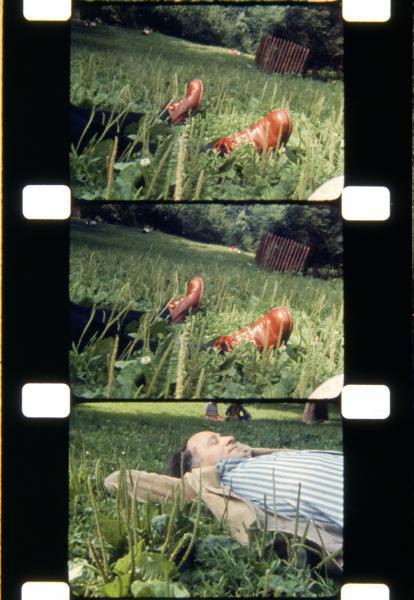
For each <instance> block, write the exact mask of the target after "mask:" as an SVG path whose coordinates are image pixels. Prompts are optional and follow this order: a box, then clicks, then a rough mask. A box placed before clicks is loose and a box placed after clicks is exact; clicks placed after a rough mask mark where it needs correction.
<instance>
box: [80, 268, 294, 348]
mask: <svg viewBox="0 0 414 600" xmlns="http://www.w3.org/2000/svg"><path fill="white" fill-rule="evenodd" d="M203 294H204V281H203V278H202V277H193V278H192V279H191V280H190V281H189V282H188V285H187V292H186V294H185V296H182V297H181V298H178V299H176V300H171V301H170V302H169V303H168V304H167V306H166V307H165V309H164V310H163V311H162V312H161V314H160V315H159V316H160V318H162V319H166V320H167V321H171V323H180V322H181V321H184V320H185V319H186V318H187V317H188V315H189V314H190V313H194V312H196V311H197V310H198V308H199V306H200V304H201V301H202V298H203ZM143 314H144V313H143V312H139V311H135V310H129V311H125V310H124V311H121V313H120V314H119V315H116V314H115V312H114V311H113V310H108V309H99V308H96V307H92V308H91V307H87V306H81V305H79V304H75V303H74V302H71V303H70V309H69V317H70V328H69V329H70V336H69V349H71V348H72V347H73V346H74V347H75V348H76V350H77V351H78V352H81V351H82V350H83V349H84V348H85V346H86V345H87V344H89V343H91V342H93V341H96V340H97V339H102V338H104V337H108V336H117V352H116V353H117V356H120V355H121V354H122V353H123V352H129V353H130V352H132V350H139V349H140V348H142V346H143V342H142V340H136V339H134V338H132V337H131V336H130V335H129V334H128V331H127V327H128V326H130V325H132V324H135V325H137V324H138V322H139V320H140V319H141V317H142V316H143ZM292 328H293V319H292V315H291V313H290V311H289V310H288V309H287V308H285V307H284V306H278V307H276V308H273V309H272V310H270V311H268V312H267V313H265V314H264V315H263V316H262V317H260V318H259V319H258V320H257V321H255V322H254V323H251V324H250V325H248V326H247V327H243V328H242V329H240V330H239V331H236V332H235V333H232V334H229V335H224V336H221V337H219V338H216V339H214V340H211V341H210V342H208V343H207V344H205V347H204V350H207V349H208V348H215V349H217V350H219V351H220V352H221V353H222V354H224V353H225V352H231V350H232V349H233V347H234V346H237V345H238V344H240V343H243V342H251V343H254V344H255V346H256V347H257V348H258V349H259V350H263V349H264V348H266V349H270V348H274V347H276V348H278V347H279V346H280V345H281V344H282V343H286V342H287V341H288V339H289V336H290V334H291V332H292ZM149 345H150V349H151V350H152V351H154V350H155V348H156V347H157V340H155V339H151V340H150V341H149Z"/></svg>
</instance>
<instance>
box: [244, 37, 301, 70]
mask: <svg viewBox="0 0 414 600" xmlns="http://www.w3.org/2000/svg"><path fill="white" fill-rule="evenodd" d="M308 55H309V48H305V47H304V46H300V45H299V44H296V43H295V42H289V41H288V40H283V39H281V38H277V37H274V36H272V35H266V36H265V37H264V38H262V40H261V41H260V44H259V48H258V50H257V53H256V64H257V66H258V68H259V69H260V70H261V71H264V72H265V73H295V74H297V75H299V74H301V73H303V70H304V68H305V62H306V59H307V58H308Z"/></svg>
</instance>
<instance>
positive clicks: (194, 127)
mask: <svg viewBox="0 0 414 600" xmlns="http://www.w3.org/2000/svg"><path fill="white" fill-rule="evenodd" d="M194 78H202V79H203V82H204V99H203V103H202V108H201V111H200V112H199V113H198V114H196V115H195V116H194V117H192V118H191V119H188V120H187V123H186V124H185V125H180V126H173V127H167V126H166V125H165V123H161V122H160V121H158V120H157V115H159V113H160V112H161V110H162V109H163V108H164V107H165V105H166V103H167V102H169V101H171V100H172V99H177V98H180V97H182V96H183V93H184V91H185V89H186V86H187V83H188V82H189V81H190V80H191V79H194ZM71 102H72V103H74V104H76V105H88V106H90V107H92V106H96V107H97V108H107V109H108V108H109V109H112V108H113V109H114V110H115V111H117V112H119V111H124V110H125V111H127V110H133V111H138V112H142V113H145V114H146V117H145V118H144V119H143V120H142V121H141V122H140V124H139V128H138V131H136V132H135V131H134V132H132V135H133V138H134V140H136V141H139V142H142V143H143V144H144V147H143V149H142V150H141V151H140V152H138V153H135V154H134V153H133V152H127V154H126V155H125V156H123V157H122V160H121V161H119V162H118V163H115V165H112V164H111V161H110V160H109V157H110V155H111V152H112V147H113V143H112V142H111V141H110V140H104V141H98V142H97V143H94V144H92V146H90V147H89V148H88V149H87V150H85V152H84V153H83V154H81V155H79V156H78V155H77V154H76V152H75V151H74V150H73V151H72V152H71V173H72V189H73V192H74V194H75V196H77V197H79V198H85V199H89V200H93V199H103V198H111V199H116V200H133V199H135V200H143V199H148V200H166V199H172V198H174V196H175V199H183V200H198V199H201V200H280V199H293V200H303V199H305V198H307V197H308V196H309V195H310V194H311V193H312V192H313V191H314V190H315V189H316V188H317V187H318V186H319V185H321V184H322V183H324V182H325V181H326V180H327V179H329V178H331V177H334V176H337V175H341V174H342V173H343V85H342V83H341V82H339V81H336V82H330V83H327V82H320V81H314V80H311V79H308V78H302V77H298V76H289V75H277V74H273V75H269V74H263V73H261V72H259V71H258V70H257V69H256V67H255V64H254V57H253V56H251V55H243V56H231V55H229V52H228V49H226V48H220V47H213V46H204V45H201V44H195V43H191V42H188V41H184V40H181V39H177V38H173V37H168V36H165V35H162V34H159V33H154V34H152V35H150V36H143V35H141V32H140V31H138V30H130V29H125V28H121V27H109V26H103V25H100V26H98V27H96V28H94V29H93V30H92V29H85V28H84V27H83V26H81V25H79V24H76V23H75V24H73V28H72V56H71ZM280 107H284V108H286V109H287V110H289V111H290V113H291V115H292V118H293V124H294V128H293V133H292V135H291V138H290V140H289V142H288V145H287V147H286V150H285V149H281V150H278V151H276V152H269V153H267V154H266V155H262V156H261V155H259V154H258V153H257V152H256V151H255V149H254V148H252V147H250V146H246V145H245V146H243V147H240V148H239V149H237V150H236V151H235V152H233V153H232V154H231V155H230V156H229V157H226V158H222V157H219V156H217V155H216V153H206V152H201V151H200V148H202V147H204V146H205V145H206V144H208V143H210V142H214V141H216V140H217V139H219V138H222V137H225V136H228V135H231V134H233V133H236V132H238V131H241V130H242V129H245V128H246V127H247V126H249V125H252V124H253V123H256V122H257V121H258V120H259V119H260V118H262V117H263V116H265V115H266V114H268V113H269V112H270V111H272V110H275V109H276V108H280ZM150 141H151V142H158V148H157V151H156V153H155V154H154V155H152V154H150V152H149V150H148V142H150ZM180 146H181V148H182V151H185V161H184V168H183V169H182V168H180V167H179V163H178V151H179V147H180ZM143 158H150V164H149V165H147V166H142V165H141V164H140V160H141V159H143ZM177 187H178V189H182V192H181V193H178V192H177ZM177 194H178V196H179V197H178V198H177Z"/></svg>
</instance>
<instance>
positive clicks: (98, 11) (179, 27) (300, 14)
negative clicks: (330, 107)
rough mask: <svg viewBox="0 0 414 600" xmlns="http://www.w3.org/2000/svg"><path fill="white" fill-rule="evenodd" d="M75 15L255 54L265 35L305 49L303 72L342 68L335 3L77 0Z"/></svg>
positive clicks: (314, 72) (339, 69) (339, 17)
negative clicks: (105, 0)
mask: <svg viewBox="0 0 414 600" xmlns="http://www.w3.org/2000/svg"><path fill="white" fill-rule="evenodd" d="M77 16H78V17H79V18H80V19H83V20H94V19H99V20H100V21H101V22H103V23H106V24H108V25H122V26H124V27H133V28H141V29H143V28H144V27H150V28H153V29H154V30H155V31H159V32H161V33H164V34H167V35H172V36H176V37H180V38H184V39H188V40H190V41H194V42H199V43H203V44H211V45H217V46H224V47H227V48H237V49H239V50H241V51H242V52H248V53H256V50H257V47H258V44H259V42H260V40H261V38H262V37H263V36H265V35H268V34H271V35H276V36H278V37H281V38H284V39H287V40H289V41H292V42H296V43H298V44H301V45H303V46H306V47H307V48H309V50H310V54H309V59H308V62H307V65H306V68H307V70H308V72H310V73H311V74H313V75H318V72H319V71H323V70H327V69H328V70H329V71H331V72H332V73H336V74H337V75H338V74H341V73H342V66H343V62H342V56H343V37H342V36H343V34H342V18H341V13H340V6H337V5H334V6H328V7H321V6H317V7H316V6H314V7H311V6H306V7H300V6H297V7H296V6H293V7H292V6H290V7H283V6H242V7H241V6H218V5H216V6H194V5H192V6H149V5H147V6H140V5H122V4H121V5H119V4H118V5H115V4H114V5H112V4H109V5H105V4H100V5H96V4H94V3H90V4H82V5H81V6H79V7H78V9H77Z"/></svg>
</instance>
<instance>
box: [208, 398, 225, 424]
mask: <svg viewBox="0 0 414 600" xmlns="http://www.w3.org/2000/svg"><path fill="white" fill-rule="evenodd" d="M205 417H206V419H208V420H209V421H224V417H220V415H219V414H218V407H217V402H214V401H212V402H209V403H208V404H207V405H206V413H205Z"/></svg>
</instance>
